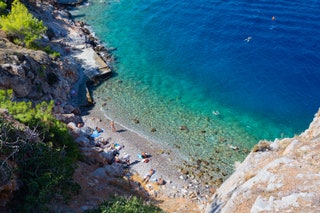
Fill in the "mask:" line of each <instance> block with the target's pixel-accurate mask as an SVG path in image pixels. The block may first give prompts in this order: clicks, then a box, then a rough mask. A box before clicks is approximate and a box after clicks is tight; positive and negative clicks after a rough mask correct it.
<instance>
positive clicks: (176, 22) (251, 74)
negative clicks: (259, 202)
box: [72, 0, 320, 164]
mask: <svg viewBox="0 0 320 213" xmlns="http://www.w3.org/2000/svg"><path fill="white" fill-rule="evenodd" d="M89 3H90V6H83V7H81V8H80V9H79V10H74V11H73V12H72V13H73V15H74V16H75V17H76V18H77V19H83V20H85V21H86V22H87V23H88V24H90V25H91V26H92V28H93V30H94V32H95V33H96V36H97V37H98V38H100V39H101V40H102V41H103V42H105V43H106V45H107V46H109V47H116V48H117V50H116V51H115V52H114V54H115V56H116V57H117V58H118V63H117V64H115V65H114V67H115V71H116V75H115V77H114V78H112V79H110V80H108V81H107V82H105V83H104V84H102V85H101V86H99V87H98V88H96V90H95V97H96V99H97V100H98V101H99V103H101V106H102V110H104V111H105V113H106V115H108V116H109V117H111V118H112V119H114V120H115V121H116V122H119V123H123V124H124V125H125V126H127V127H128V128H130V129H132V130H134V131H136V132H138V133H139V134H142V135H144V136H146V137H148V138H150V139H153V140H155V141H157V142H159V143H163V144H166V145H169V146H171V147H172V148H174V149H176V148H177V149H178V150H179V152H180V153H182V155H185V156H188V155H192V156H194V157H197V156H198V157H199V156H201V157H212V156H217V155H219V156H221V158H222V159H224V160H223V161H224V162H226V164H231V163H232V162H233V161H234V160H235V159H241V158H243V156H244V155H245V154H244V153H243V152H241V151H240V152H235V151H233V150H231V149H230V147H229V146H230V145H233V146H238V147H240V150H242V151H243V150H244V149H250V148H251V147H252V146H253V144H255V143H257V141H258V140H260V139H269V140H273V139H274V138H279V137H292V136H293V135H294V134H298V133H300V132H301V131H303V130H304V129H306V128H307V127H308V125H309V123H310V121H311V120H312V118H313V115H314V113H315V112H316V111H317V110H318V107H319V106H320V98H319V97H320V96H319V95H318V91H319V88H320V84H319V82H320V69H319V68H320V56H319V53H318V51H319V49H320V48H319V47H320V42H319V41H320V15H319V9H320V2H319V1H309V2H305V1H301V0H299V1H298V0H294V1H290V2H286V1H271V2H270V1H262V0H260V1H249V2H245V3H243V2H239V1H212V0H200V1H199V0H197V1H188V2H185V1H182V0H176V1H168V0H165V1H159V0H151V1H150V0H149V1H145V0H135V1H130V0H127V1H125V0H122V1H96V0H92V1H89ZM272 16H275V20H274V21H273V20H272ZM247 38H249V39H248V40H249V41H248V40H246V39H247ZM102 104H103V105H102ZM215 111H218V112H219V115H218V116H217V115H215V114H214V112H215ZM134 119H138V120H139V124H136V123H135V122H134V121H133V120H134ZM181 126H186V127H187V128H188V130H180V127H181ZM152 128H155V129H156V131H155V132H153V133H152V132H151V129H152Z"/></svg>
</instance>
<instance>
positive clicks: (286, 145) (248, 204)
mask: <svg viewBox="0 0 320 213" xmlns="http://www.w3.org/2000/svg"><path fill="white" fill-rule="evenodd" d="M319 198H320V110H319V111H318V113H317V114H316V115H315V118H314V120H313V121H312V123H311V124H310V126H309V128H308V129H307V130H306V131H305V132H303V133H302V134H301V135H299V136H296V137H293V138H285V139H282V140H277V139H276V140H275V141H274V142H267V141H261V142H260V143H259V144H258V145H257V146H256V147H254V148H253V151H252V152H251V153H250V154H249V155H248V156H247V158H246V159H245V160H244V161H243V162H242V163H241V164H239V165H237V166H236V170H235V172H234V173H233V174H232V175H231V176H230V177H229V178H228V179H227V180H226V181H225V182H224V183H223V184H222V185H221V186H220V188H219V189H218V190H217V192H216V193H215V194H214V196H213V201H212V203H211V204H210V205H209V206H208V207H207V209H206V212H207V213H209V212H210V213H212V212H316V211H318V210H319V209H320V202H319Z"/></svg>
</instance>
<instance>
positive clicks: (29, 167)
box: [0, 90, 80, 212]
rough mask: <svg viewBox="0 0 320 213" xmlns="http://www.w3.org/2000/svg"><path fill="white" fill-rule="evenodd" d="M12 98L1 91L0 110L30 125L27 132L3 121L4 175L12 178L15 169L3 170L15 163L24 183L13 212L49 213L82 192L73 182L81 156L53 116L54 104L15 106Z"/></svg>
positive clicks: (0, 137) (0, 127)
mask: <svg viewBox="0 0 320 213" xmlns="http://www.w3.org/2000/svg"><path fill="white" fill-rule="evenodd" d="M11 95H12V91H10V90H7V91H3V90H0V108H6V109H7V110H8V111H9V114H10V115H12V116H14V118H15V119H17V120H18V121H19V122H21V123H24V124H26V125H27V127H26V128H25V129H19V128H14V127H13V125H11V124H10V123H9V122H8V121H5V120H4V119H2V118H0V142H1V144H0V156H7V157H6V158H1V159H0V171H8V172H7V173H6V174H7V175H5V176H6V177H10V176H12V171H13V169H7V168H2V167H3V166H4V165H8V164H7V163H6V161H14V162H15V164H16V165H17V168H16V169H15V171H16V172H17V174H18V175H19V179H20V181H21V182H22V187H21V189H20V190H19V192H18V193H17V194H16V196H15V198H14V201H13V203H12V206H11V210H13V211H22V212H46V211H47V210H48V204H49V203H50V202H61V201H67V200H68V198H70V197H71V195H73V194H74V193H77V192H78V190H79V189H80V188H79V185H78V184H76V183H75V182H74V181H73V173H74V170H75V164H74V163H75V161H76V160H77V159H78V158H79V156H80V152H79V150H78V147H77V145H76V144H75V143H74V141H73V138H72V137H71V136H70V135H69V133H68V130H67V128H66V125H65V124H63V123H61V122H59V121H57V120H56V119H54V117H53V115H52V114H51V112H52V107H53V102H50V103H46V102H43V103H41V104H37V105H36V106H33V105H32V104H31V103H30V102H12V101H11ZM4 169H6V170H4ZM16 204H19V205H16Z"/></svg>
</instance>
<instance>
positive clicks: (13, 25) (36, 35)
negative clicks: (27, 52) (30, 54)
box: [0, 0, 47, 48]
mask: <svg viewBox="0 0 320 213" xmlns="http://www.w3.org/2000/svg"><path fill="white" fill-rule="evenodd" d="M0 26H1V28H2V30H3V31H4V32H6V34H7V35H8V37H9V38H11V39H12V41H13V42H14V43H16V44H18V45H23V46H26V47H28V48H30V47H33V46H34V45H35V41H36V40H37V39H40V38H41V35H42V34H43V33H45V31H46V30H47V27H46V26H44V24H43V22H42V21H39V20H38V19H36V18H35V17H33V15H32V14H31V13H29V11H28V9H27V8H26V6H25V5H23V4H22V3H21V2H20V1H19V0H14V2H13V3H12V6H11V12H10V13H9V14H8V15H7V16H4V15H2V16H1V17H0Z"/></svg>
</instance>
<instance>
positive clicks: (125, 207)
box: [87, 196, 164, 213]
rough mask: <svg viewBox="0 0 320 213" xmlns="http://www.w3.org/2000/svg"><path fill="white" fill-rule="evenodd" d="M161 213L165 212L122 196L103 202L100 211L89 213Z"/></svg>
mask: <svg viewBox="0 0 320 213" xmlns="http://www.w3.org/2000/svg"><path fill="white" fill-rule="evenodd" d="M115 212H123V213H141V212H148V213H161V212H164V211H163V210H161V209H160V208H159V207H157V206H154V205H147V204H144V203H143V200H142V199H139V198H137V197H131V198H128V199H127V198H124V197H121V196H114V197H112V198H111V199H110V200H109V201H105V202H103V203H102V204H101V205H100V206H99V208H98V209H95V210H90V211H87V213H115Z"/></svg>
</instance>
